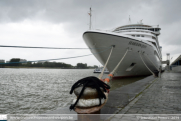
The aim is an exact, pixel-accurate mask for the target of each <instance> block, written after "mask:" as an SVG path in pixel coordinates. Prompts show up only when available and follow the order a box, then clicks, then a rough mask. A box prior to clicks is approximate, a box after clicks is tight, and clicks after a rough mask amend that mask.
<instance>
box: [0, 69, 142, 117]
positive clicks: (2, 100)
mask: <svg viewBox="0 0 181 121" xmlns="http://www.w3.org/2000/svg"><path fill="white" fill-rule="evenodd" d="M87 76H96V77H97V76H98V74H94V73H93V69H10V68H0V114H41V113H45V112H47V111H49V110H55V109H57V108H60V107H66V106H69V105H70V104H71V102H72V99H73V98H75V96H74V94H72V95H70V94H69V91H70V88H71V86H72V85H73V84H74V83H75V82H76V81H77V80H79V79H82V78H84V77H87ZM104 76H106V75H104ZM141 78H143V77H141ZM141 78H132V79H129V78H126V79H121V80H120V79H119V80H114V81H113V82H112V89H116V88H118V87H121V86H123V85H126V84H129V83H132V82H134V81H137V80H139V79H141Z"/></svg>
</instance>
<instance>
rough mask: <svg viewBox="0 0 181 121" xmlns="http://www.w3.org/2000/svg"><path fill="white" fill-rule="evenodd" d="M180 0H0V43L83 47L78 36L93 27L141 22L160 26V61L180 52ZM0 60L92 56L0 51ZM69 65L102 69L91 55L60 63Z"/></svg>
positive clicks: (79, 52)
mask: <svg viewBox="0 0 181 121" xmlns="http://www.w3.org/2000/svg"><path fill="white" fill-rule="evenodd" d="M180 6H181V1H180V0H0V45H10V46H40V47H59V48H61V47H62V48H87V46H86V44H85V43H84V40H83V38H82V34H83V33H84V32H85V31H87V30H88V29H89V15H88V12H89V8H90V7H91V8H92V28H93V29H101V30H112V29H113V28H116V27H119V26H122V25H126V24H128V23H129V15H130V18H131V23H132V24H135V23H137V22H138V21H140V20H142V19H143V21H142V22H143V23H144V24H147V25H159V27H160V28H161V31H160V32H161V35H160V36H159V38H158V39H159V42H160V45H161V46H162V55H163V60H164V59H166V53H170V58H172V57H173V58H172V60H171V61H174V59H176V58H177V57H178V55H180V54H181V48H180V47H181V36H180V28H181V15H180V11H181V7H180ZM0 53H1V54H0V59H4V60H6V61H9V60H10V59H11V58H21V59H27V60H28V61H33V60H45V59H54V58H66V57H74V56H81V55H87V54H91V52H90V51H89V49H85V50H71V49H68V50H50V49H49V50H46V49H17V48H2V47H1V48H0ZM57 62H64V63H68V64H72V65H76V64H77V63H87V64H88V65H89V66H93V65H101V64H100V63H99V62H98V61H97V60H96V58H95V57H94V56H93V55H92V56H87V57H82V58H76V59H66V60H59V61H57Z"/></svg>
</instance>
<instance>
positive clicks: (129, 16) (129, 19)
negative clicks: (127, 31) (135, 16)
mask: <svg viewBox="0 0 181 121" xmlns="http://www.w3.org/2000/svg"><path fill="white" fill-rule="evenodd" d="M129 23H131V18H130V15H129Z"/></svg>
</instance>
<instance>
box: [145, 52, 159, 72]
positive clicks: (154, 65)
mask: <svg viewBox="0 0 181 121" xmlns="http://www.w3.org/2000/svg"><path fill="white" fill-rule="evenodd" d="M146 57H147V58H148V56H147V55H146ZM148 60H149V61H150V62H151V63H152V64H153V66H155V64H154V63H153V62H152V61H151V60H150V59H149V58H148ZM155 68H156V69H157V70H158V71H159V69H158V68H157V67H156V66H155Z"/></svg>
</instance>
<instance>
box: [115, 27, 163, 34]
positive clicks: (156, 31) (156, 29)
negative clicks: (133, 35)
mask: <svg viewBox="0 0 181 121" xmlns="http://www.w3.org/2000/svg"><path fill="white" fill-rule="evenodd" d="M160 30H161V28H159V25H157V26H150V25H144V24H130V25H124V26H120V27H118V28H116V29H114V30H113V32H117V33H121V32H132V31H136V32H146V33H148V32H149V33H152V34H154V35H156V36H158V35H160Z"/></svg>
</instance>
